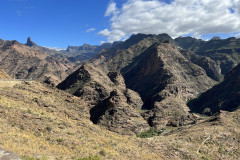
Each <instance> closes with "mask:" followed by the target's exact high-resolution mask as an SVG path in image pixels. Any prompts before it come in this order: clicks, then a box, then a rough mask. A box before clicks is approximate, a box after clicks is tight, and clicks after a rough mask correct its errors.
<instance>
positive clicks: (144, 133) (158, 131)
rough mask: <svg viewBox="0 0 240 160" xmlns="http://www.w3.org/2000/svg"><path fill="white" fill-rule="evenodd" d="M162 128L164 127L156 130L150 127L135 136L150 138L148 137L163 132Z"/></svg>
mask: <svg viewBox="0 0 240 160" xmlns="http://www.w3.org/2000/svg"><path fill="white" fill-rule="evenodd" d="M164 130H165V129H161V130H157V129H154V128H150V130H148V131H145V132H142V133H139V134H137V137H140V138H150V137H153V136H159V135H160V134H162V133H163V132H164Z"/></svg>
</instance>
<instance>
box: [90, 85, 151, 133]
mask: <svg viewBox="0 0 240 160" xmlns="http://www.w3.org/2000/svg"><path fill="white" fill-rule="evenodd" d="M130 105H131V103H130V104H128V102H127V98H126V97H125V96H124V94H123V93H121V92H119V91H117V90H113V91H112V92H111V93H110V96H109V97H108V98H107V99H105V100H104V101H102V102H101V103H99V104H98V105H96V106H95V107H93V108H92V109H91V111H90V113H91V120H92V121H93V122H94V123H96V124H99V125H101V126H104V127H106V128H107V129H109V130H111V131H115V132H117V133H122V134H127V135H134V134H138V133H140V132H143V131H146V130H148V129H149V125H148V123H147V122H146V121H145V120H144V119H143V117H141V116H140V114H139V112H138V111H137V110H136V109H134V108H133V107H131V106H130Z"/></svg>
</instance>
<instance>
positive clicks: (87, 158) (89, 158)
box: [77, 156, 102, 160]
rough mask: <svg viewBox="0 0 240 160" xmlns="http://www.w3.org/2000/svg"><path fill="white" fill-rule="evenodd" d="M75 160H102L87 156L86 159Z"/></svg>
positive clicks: (97, 157)
mask: <svg viewBox="0 0 240 160" xmlns="http://www.w3.org/2000/svg"><path fill="white" fill-rule="evenodd" d="M77 160H102V159H101V158H100V157H99V156H88V157H83V158H79V159H77Z"/></svg>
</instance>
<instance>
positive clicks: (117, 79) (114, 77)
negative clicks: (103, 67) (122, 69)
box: [108, 72, 126, 88]
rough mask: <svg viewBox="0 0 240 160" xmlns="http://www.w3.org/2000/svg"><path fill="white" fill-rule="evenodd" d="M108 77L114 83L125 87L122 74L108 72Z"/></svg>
mask: <svg viewBox="0 0 240 160" xmlns="http://www.w3.org/2000/svg"><path fill="white" fill-rule="evenodd" d="M108 77H109V78H110V80H111V81H112V82H113V83H114V84H115V85H117V86H120V87H123V88H126V86H125V82H124V79H123V76H122V75H121V74H120V73H119V72H109V73H108Z"/></svg>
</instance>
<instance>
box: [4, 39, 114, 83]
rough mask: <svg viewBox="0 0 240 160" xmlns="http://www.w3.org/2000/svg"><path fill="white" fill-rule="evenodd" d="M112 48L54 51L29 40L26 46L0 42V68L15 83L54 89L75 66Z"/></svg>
mask: <svg viewBox="0 0 240 160" xmlns="http://www.w3.org/2000/svg"><path fill="white" fill-rule="evenodd" d="M112 45H114V44H103V45H101V46H90V45H87V44H85V45H83V46H79V47H70V46H69V47H68V49H67V50H63V51H56V50H52V49H49V48H46V47H41V46H38V45H37V44H36V43H34V42H33V41H32V40H31V38H30V37H29V38H28V39H27V43H26V44H22V43H19V42H17V41H4V40H0V61H1V62H0V65H1V67H2V68H3V69H4V70H5V71H6V72H7V73H8V74H9V75H11V76H12V77H14V78H16V79H34V80H40V81H43V82H46V83H49V84H53V85H56V84H58V83H59V82H61V81H62V80H64V79H65V78H66V76H67V75H69V74H70V73H71V72H73V71H74V70H75V67H77V66H78V64H79V63H81V62H82V61H84V60H87V59H90V58H91V57H93V56H95V55H96V54H97V52H98V51H99V50H101V49H105V48H109V47H111V46H112Z"/></svg>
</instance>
